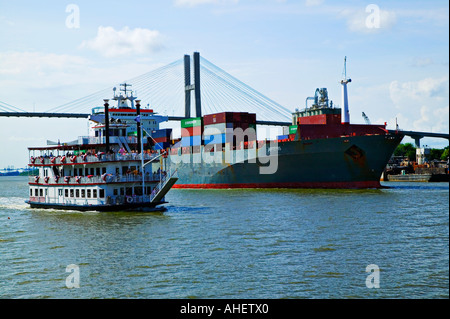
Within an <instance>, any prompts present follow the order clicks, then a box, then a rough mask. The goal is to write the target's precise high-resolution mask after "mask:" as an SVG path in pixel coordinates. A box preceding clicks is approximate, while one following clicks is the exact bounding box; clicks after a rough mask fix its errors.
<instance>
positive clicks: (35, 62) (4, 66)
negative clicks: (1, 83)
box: [0, 51, 87, 76]
mask: <svg viewBox="0 0 450 319" xmlns="http://www.w3.org/2000/svg"><path fill="white" fill-rule="evenodd" d="M86 64H87V60H86V59H84V58H82V57H79V56H73V55H67V54H54V53H49V54H48V53H42V52H15V51H13V52H0V75H10V76H11V75H16V74H30V73H35V74H38V75H41V76H45V75H47V74H48V73H51V72H66V71H68V70H70V69H74V68H78V67H79V66H84V65H86Z"/></svg>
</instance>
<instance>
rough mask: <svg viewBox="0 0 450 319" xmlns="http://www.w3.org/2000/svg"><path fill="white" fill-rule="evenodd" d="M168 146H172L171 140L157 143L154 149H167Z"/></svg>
mask: <svg viewBox="0 0 450 319" xmlns="http://www.w3.org/2000/svg"><path fill="white" fill-rule="evenodd" d="M168 147H170V143H169V142H161V143H156V144H155V145H154V146H153V149H154V150H156V151H158V150H163V149H166V148H168Z"/></svg>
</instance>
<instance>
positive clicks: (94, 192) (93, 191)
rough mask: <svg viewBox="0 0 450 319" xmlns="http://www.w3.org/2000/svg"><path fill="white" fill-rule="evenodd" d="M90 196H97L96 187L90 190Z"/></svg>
mask: <svg viewBox="0 0 450 319" xmlns="http://www.w3.org/2000/svg"><path fill="white" fill-rule="evenodd" d="M92 197H93V198H97V190H96V189H94V190H92Z"/></svg>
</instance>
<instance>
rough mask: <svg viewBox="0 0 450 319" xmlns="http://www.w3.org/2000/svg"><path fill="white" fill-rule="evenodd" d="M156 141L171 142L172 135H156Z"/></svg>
mask: <svg viewBox="0 0 450 319" xmlns="http://www.w3.org/2000/svg"><path fill="white" fill-rule="evenodd" d="M153 139H154V140H155V142H156V143H165V142H170V137H154V138H153Z"/></svg>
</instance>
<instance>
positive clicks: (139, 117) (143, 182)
mask: <svg viewBox="0 0 450 319" xmlns="http://www.w3.org/2000/svg"><path fill="white" fill-rule="evenodd" d="M140 102H141V101H139V100H137V101H136V103H137V104H139V103H140ZM134 120H135V121H136V122H137V123H139V124H141V115H140V114H139V115H138V116H136V118H135V119H134ZM138 126H139V135H140V137H141V143H140V144H141V145H140V147H141V149H140V151H141V176H142V201H144V198H145V173H144V143H143V140H144V136H143V135H142V125H138Z"/></svg>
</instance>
